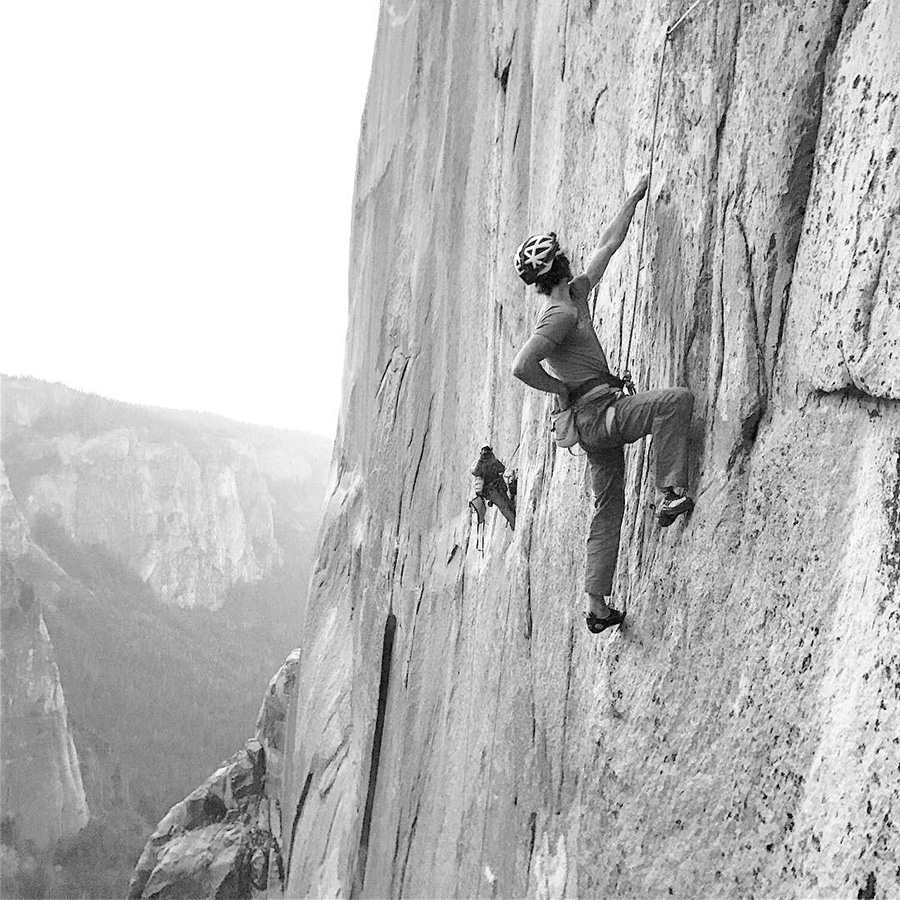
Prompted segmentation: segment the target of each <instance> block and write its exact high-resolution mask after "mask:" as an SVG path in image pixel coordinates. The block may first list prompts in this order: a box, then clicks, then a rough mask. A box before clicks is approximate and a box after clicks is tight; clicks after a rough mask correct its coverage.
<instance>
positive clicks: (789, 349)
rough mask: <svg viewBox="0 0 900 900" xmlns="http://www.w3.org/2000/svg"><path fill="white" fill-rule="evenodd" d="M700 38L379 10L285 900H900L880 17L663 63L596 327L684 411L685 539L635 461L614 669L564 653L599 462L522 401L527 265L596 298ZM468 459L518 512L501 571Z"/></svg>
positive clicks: (290, 792)
mask: <svg viewBox="0 0 900 900" xmlns="http://www.w3.org/2000/svg"><path fill="white" fill-rule="evenodd" d="M687 7H688V3H687V2H685V3H678V4H673V3H662V2H658V0H654V2H649V3H642V4H628V3H603V4H601V3H595V2H588V0H584V2H577V3H568V2H565V3H563V2H545V3H539V4H534V3H531V2H523V0H518V2H515V0H509V2H506V0H504V2H498V3H492V4H485V3H479V2H475V0H464V2H457V3H447V4H425V3H419V2H415V0H392V2H390V3H385V4H384V5H383V10H382V16H381V23H380V31H379V37H378V46H377V51H376V56H375V62H374V66H373V71H372V80H371V85H370V90H369V96H368V101H367V107H366V113H365V117H364V122H363V130H362V137H361V141H360V158H359V165H358V172H357V188H356V199H355V206H354V231H353V246H352V253H351V258H353V259H354V260H357V261H358V263H359V264H358V265H357V266H356V267H355V268H354V270H353V278H352V284H351V310H350V336H349V342H348V348H347V356H346V371H345V379H344V404H343V412H342V416H341V423H340V429H339V450H338V453H337V456H336V461H337V462H336V465H337V468H336V473H335V476H336V477H335V489H334V491H333V493H332V495H331V498H330V501H329V505H328V509H327V513H326V522H325V526H324V528H323V531H322V536H321V542H320V550H319V561H318V566H317V571H316V573H315V574H314V576H313V584H312V591H311V594H310V599H309V605H308V612H307V615H306V619H305V625H304V642H303V646H302V654H301V662H300V668H299V675H298V678H299V684H300V689H299V692H298V699H297V701H296V706H295V713H296V725H295V731H294V734H295V741H294V745H293V747H294V748H293V752H292V753H291V755H290V759H289V763H288V771H289V773H290V774H289V778H288V782H287V784H286V788H285V795H284V803H283V808H284V827H285V842H286V846H288V847H290V848H291V849H290V863H289V877H288V884H287V888H286V896H291V897H294V896H344V897H346V896H349V895H350V894H351V892H352V893H353V894H354V895H355V896H360V897H362V896H371V897H399V896H442V897H451V896H458V897H475V896H500V897H510V896H538V897H551V896H552V897H561V896H571V897H575V896H581V897H598V896H604V897H617V896H635V897H637V896H641V897H661V896H669V895H672V896H694V897H696V896H713V895H715V896H738V895H739V896H771V895H774V894H779V895H791V896H845V897H846V896H860V897H873V898H874V897H888V896H896V895H897V894H898V893H900V874H898V870H897V856H896V853H897V834H896V821H895V820H896V818H897V810H898V808H900V781H898V779H897V777H896V776H897V772H898V766H900V745H898V741H897V734H898V727H900V680H898V672H900V649H898V642H897V626H898V616H900V612H898V601H900V597H898V584H900V402H898V401H900V306H898V303H897V292H898V285H900V263H898V260H900V229H898V228H897V227H896V226H897V222H898V214H900V207H898V198H900V175H898V173H900V113H898V98H897V85H898V84H900V56H898V54H897V50H896V48H897V47H898V46H900V16H898V14H897V9H896V5H895V4H894V3H893V2H892V0H869V2H857V0H849V2H848V0H824V2H817V3H806V2H800V0H790V2H774V0H762V2H752V3H751V2H740V3H731V2H721V0H720V2H716V0H704V2H702V3H701V4H700V5H699V6H698V7H697V8H696V10H695V11H694V12H693V13H692V15H691V18H690V19H689V20H688V21H687V22H686V24H685V26H684V27H683V28H682V29H681V30H680V31H679V32H678V33H677V34H676V35H675V36H674V37H673V39H672V41H671V43H670V45H669V47H668V49H667V56H666V67H665V70H664V77H663V81H662V90H661V95H660V114H659V133H658V139H657V148H656V162H655V170H654V178H653V186H652V189H651V192H650V195H649V196H648V198H647V201H646V203H645V204H642V206H641V208H640V209H639V211H638V214H637V218H636V221H635V224H634V226H633V227H632V230H631V233H630V235H629V238H628V240H627V243H626V244H625V246H624V247H623V248H622V249H621V250H620V251H619V253H618V254H617V255H616V257H614V259H613V262H612V264H611V266H610V268H609V270H608V272H607V274H606V276H605V278H604V280H603V283H602V286H601V287H600V289H599V292H598V297H597V303H596V314H595V323H596V325H597V327H598V331H599V334H600V336H601V340H602V342H603V344H604V345H605V347H606V349H607V352H608V354H609V357H610V360H611V362H612V363H613V365H614V366H619V367H624V365H625V363H626V360H625V359H624V356H625V347H626V345H627V335H628V331H629V328H630V326H631V323H632V321H634V322H635V326H634V328H635V332H634V351H633V353H632V357H633V358H632V359H631V360H630V362H631V367H632V370H633V371H634V372H635V373H636V375H637V379H638V382H639V386H640V387H641V388H647V387H657V386H669V385H686V386H688V387H690V388H691V389H692V391H693V392H694V394H695V396H696V405H695V409H694V422H693V447H694V455H695V463H694V466H693V472H692V493H693V494H694V495H695V497H696V498H697V509H696V511H695V513H694V514H693V516H692V517H691V518H690V519H689V520H688V521H686V522H680V523H678V524H677V525H675V526H673V527H672V528H671V529H668V530H665V531H661V530H659V528H658V527H657V526H656V524H655V518H654V510H653V502H654V493H653V484H652V478H651V476H650V475H649V470H650V466H649V465H648V460H647V459H646V457H645V448H644V447H643V446H642V445H640V444H639V445H637V446H636V447H635V448H634V449H632V450H631V451H630V453H629V469H628V471H629V476H628V485H627V502H628V508H627V513H626V521H625V524H624V528H623V542H622V549H621V553H620V560H619V570H618V581H617V585H616V593H615V600H616V603H617V605H623V604H625V603H626V602H627V607H628V620H627V623H626V627H625V628H623V629H622V630H621V631H618V632H616V633H613V634H604V635H602V636H601V637H600V638H597V637H594V636H591V635H589V634H588V633H587V632H586V630H585V628H584V624H583V621H582V620H581V617H580V613H579V610H580V608H581V605H582V604H581V597H580V586H581V579H582V567H583V561H582V546H583V540H584V536H585V531H586V524H587V521H588V519H589V516H590V513H591V500H590V496H589V492H588V487H587V484H586V482H585V478H584V461H583V460H582V459H579V458H577V457H574V456H570V455H569V454H567V453H560V452H556V453H555V452H554V449H553V445H552V443H551V442H550V440H549V437H548V433H547V409H548V398H547V397H546V396H542V395H539V394H537V393H536V392H533V391H530V390H527V389H525V388H523V386H522V385H521V384H520V383H518V382H516V381H514V380H513V378H512V377H511V375H510V369H511V365H512V361H513V358H514V356H515V353H516V351H517V350H518V348H519V347H520V346H521V345H522V344H523V343H524V341H525V340H526V339H527V337H528V335H529V333H530V329H531V327H532V325H533V320H534V318H535V315H536V312H537V310H538V308H539V299H538V298H537V297H536V296H535V295H534V293H533V292H530V291H528V290H526V289H525V288H523V286H522V284H521V283H520V282H519V281H518V280H517V279H516V276H515V272H514V270H513V268H512V264H511V259H512V254H513V251H514V249H515V247H516V245H517V244H518V243H519V242H520V241H521V240H522V239H523V238H524V237H525V236H527V235H528V234H531V233H534V232H537V231H546V230H550V229H553V230H555V231H557V232H558V233H559V234H560V236H561V238H562V241H563V244H564V246H565V247H566V248H567V249H568V250H570V251H571V252H572V255H573V257H574V259H575V261H576V265H577V264H579V263H580V262H583V261H584V260H585V258H586V256H587V254H588V252H589V251H590V249H592V246H593V245H594V244H595V243H596V241H597V240H598V237H599V235H600V233H601V232H602V230H603V228H604V227H605V226H606V225H607V224H608V223H609V222H610V220H611V219H612V217H613V216H614V215H615V213H616V212H617V210H618V208H619V206H620V204H621V202H622V201H623V199H624V197H625V194H626V191H627V190H628V189H630V188H631V186H632V185H633V183H634V182H635V181H636V179H637V177H638V176H639V174H640V173H642V172H643V171H645V170H646V168H647V164H648V159H649V149H650V148H649V143H650V135H651V130H652V118H653V110H654V101H655V96H656V84H657V75H658V72H659V65H660V59H661V48H662V43H663V35H664V33H665V27H666V24H667V23H668V22H671V21H672V20H673V19H674V18H675V17H676V16H677V15H679V14H680V13H681V12H682V11H684V10H685V9H686V8H687ZM644 210H646V214H647V216H648V230H647V245H646V249H645V253H644V272H643V279H642V288H641V295H640V297H639V299H638V300H636V298H635V296H634V277H635V269H636V265H637V250H638V244H639V239H640V228H641V225H642V221H643V215H644ZM486 443H489V444H491V445H493V447H494V448H495V450H496V452H497V455H498V456H499V457H500V458H501V459H502V460H503V461H504V462H506V463H508V464H511V465H513V466H516V467H518V469H519V473H520V481H519V503H518V523H517V529H516V531H515V533H513V532H511V531H509V530H508V529H507V528H506V527H505V524H504V523H503V522H502V520H500V521H498V517H497V516H495V515H493V516H492V518H491V519H490V521H489V523H488V531H487V541H486V548H485V553H484V555H483V556H482V555H481V554H479V553H478V552H477V551H476V549H475V541H474V540H473V535H472V526H471V523H470V522H469V519H468V514H467V509H466V501H467V499H468V491H469V477H468V467H469V465H470V463H471V460H472V459H473V457H474V456H475V455H476V453H477V450H478V448H479V447H480V446H481V445H482V444H486Z"/></svg>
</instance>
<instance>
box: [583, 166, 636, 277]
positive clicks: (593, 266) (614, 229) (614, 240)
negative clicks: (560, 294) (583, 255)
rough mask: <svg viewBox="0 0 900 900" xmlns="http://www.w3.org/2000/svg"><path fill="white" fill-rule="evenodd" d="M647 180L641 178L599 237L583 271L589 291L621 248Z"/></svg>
mask: <svg viewBox="0 0 900 900" xmlns="http://www.w3.org/2000/svg"><path fill="white" fill-rule="evenodd" d="M647 180H648V179H647V176H646V175H644V176H643V177H642V178H641V180H640V181H639V182H638V183H637V185H636V186H635V188H634V190H633V191H632V192H631V194H629V196H628V199H627V200H626V201H625V205H624V206H623V207H622V208H621V209H620V210H619V214H618V215H617V216H616V217H615V219H613V220H612V223H611V224H610V226H609V228H607V229H606V231H604V232H603V234H602V235H601V237H600V246H599V247H598V248H597V250H596V252H595V253H594V255H593V256H592V257H591V261H590V262H589V263H588V266H587V269H586V270H585V275H587V277H588V278H589V279H590V281H591V289H593V288H594V287H595V286H596V285H597V282H598V281H600V279H601V278H602V277H603V273H604V272H605V271H606V267H607V266H608V265H609V261H610V259H612V255H613V253H615V252H616V250H618V249H619V247H621V246H622V242H623V241H624V240H625V235H626V234H628V226H629V225H631V220H632V218H633V217H634V210H635V208H636V207H637V205H638V203H639V202H640V201H641V199H642V198H643V196H644V194H646V193H647Z"/></svg>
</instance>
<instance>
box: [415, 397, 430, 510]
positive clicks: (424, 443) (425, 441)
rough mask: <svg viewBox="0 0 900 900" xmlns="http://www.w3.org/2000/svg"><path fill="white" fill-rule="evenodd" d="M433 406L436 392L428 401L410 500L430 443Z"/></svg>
mask: <svg viewBox="0 0 900 900" xmlns="http://www.w3.org/2000/svg"><path fill="white" fill-rule="evenodd" d="M433 407H434V394H432V395H431V400H430V401H429V402H428V416H427V417H426V419H425V432H424V433H423V434H422V448H421V450H420V451H419V461H418V462H417V463H416V473H415V475H414V476H413V482H412V490H410V492H409V499H410V502H412V498H413V496H414V495H415V493H416V484H417V483H418V481H419V470H420V469H421V468H422V459H423V458H424V456H425V447H426V446H427V444H428V432H429V431H430V430H431V410H432V409H433Z"/></svg>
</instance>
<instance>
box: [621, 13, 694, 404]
mask: <svg viewBox="0 0 900 900" xmlns="http://www.w3.org/2000/svg"><path fill="white" fill-rule="evenodd" d="M704 2H705V0H695V2H694V3H693V4H691V6H690V7H688V9H687V10H686V11H685V12H684V13H682V15H681V16H679V17H678V19H676V20H675V22H673V23H672V24H671V25H670V26H669V27H668V28H667V29H666V36H665V37H664V38H663V45H662V53H661V54H660V59H659V75H658V76H657V78H656V101H655V103H654V105H653V131H652V134H651V137H650V167H649V170H648V172H647V193H646V195H645V196H646V198H647V202H646V205H645V207H644V222H643V225H642V227H641V242H640V244H639V245H638V262H637V271H636V272H635V273H634V311H633V313H632V315H631V326H630V327H629V329H628V349H627V350H626V351H625V371H624V372H623V373H622V377H623V379H624V380H625V383H626V385H627V387H626V389H625V390H626V393H629V394H633V393H634V392H635V387H634V382H633V381H632V377H631V339H632V337H633V335H634V320H635V319H636V318H637V310H638V299H639V296H640V295H639V291H640V284H641V268H642V266H643V259H644V242H645V241H646V238H647V220H648V219H649V209H650V188H651V185H652V183H653V161H654V158H655V156H656V126H657V123H658V121H659V102H660V98H661V97H662V82H663V73H664V71H665V67H666V48H667V47H668V46H669V41H670V40H671V39H672V36H673V35H674V34H675V32H676V31H677V30H678V29H679V28H681V26H682V25H683V24H684V23H685V22H686V21H687V19H688V18H689V17H690V15H691V13H692V12H693V11H694V10H695V9H696V8H697V7H698V6H699V5H700V4H701V3H704ZM624 318H625V295H624V294H623V295H622V316H621V319H620V321H621V320H624ZM621 353H622V344H621V341H620V342H619V370H620V371H621V369H622V356H621Z"/></svg>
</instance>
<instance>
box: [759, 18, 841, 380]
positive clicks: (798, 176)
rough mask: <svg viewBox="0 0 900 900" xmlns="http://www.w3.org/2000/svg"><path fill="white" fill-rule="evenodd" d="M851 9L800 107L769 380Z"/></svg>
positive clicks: (835, 29) (830, 39)
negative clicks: (830, 83)
mask: <svg viewBox="0 0 900 900" xmlns="http://www.w3.org/2000/svg"><path fill="white" fill-rule="evenodd" d="M849 6H850V0H835V3H834V6H833V11H832V17H831V28H830V29H829V31H828V34H827V35H826V36H825V39H824V40H823V41H822V49H821V52H820V53H819V56H818V58H817V59H816V62H815V66H814V69H815V73H816V74H815V78H814V79H813V80H812V82H811V83H810V84H809V86H808V88H807V89H806V92H805V96H804V97H803V98H802V103H801V104H800V106H801V109H808V110H810V114H809V119H808V121H807V127H806V130H805V131H804V132H803V133H802V134H801V135H800V139H799V141H798V142H797V149H796V150H795V151H794V158H793V161H792V164H791V168H790V171H789V173H788V181H787V194H786V199H785V205H786V207H787V209H786V211H785V216H784V232H785V236H784V241H785V246H784V251H783V253H784V255H783V263H782V265H781V266H779V268H780V269H782V270H783V272H784V276H783V278H781V279H778V280H779V281H781V289H780V290H778V289H777V288H774V287H773V291H772V297H771V299H770V301H769V303H768V305H769V307H770V309H771V308H772V307H773V306H775V307H776V308H775V309H774V310H773V311H774V313H775V315H774V318H775V320H776V321H775V323H773V322H772V313H771V312H770V314H769V315H770V318H769V319H768V322H767V326H766V327H767V335H766V346H767V348H768V347H770V348H771V362H770V363H769V365H768V371H767V378H768V379H769V381H771V379H772V378H773V377H774V372H775V369H776V367H777V365H778V358H779V355H780V352H781V342H782V336H783V335H784V323H785V321H786V320H787V311H788V307H789V305H790V294H791V283H792V281H793V273H794V265H795V263H796V259H797V250H798V248H799V246H800V238H801V236H802V234H803V223H804V221H805V220H806V209H807V206H808V205H809V195H810V192H811V191H812V181H813V174H814V173H815V163H816V148H817V146H818V141H819V130H820V128H821V125H822V114H823V111H824V108H825V92H826V89H827V78H826V75H827V68H828V61H829V59H830V58H831V55H832V54H833V53H834V51H835V49H836V48H837V45H838V41H839V40H840V37H841V32H842V30H843V27H844V19H845V17H846V14H847V9H848V7H849ZM773 324H775V326H776V327H775V330H774V332H773V331H772V325H773ZM767 362H768V360H767Z"/></svg>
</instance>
